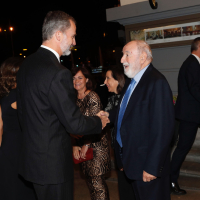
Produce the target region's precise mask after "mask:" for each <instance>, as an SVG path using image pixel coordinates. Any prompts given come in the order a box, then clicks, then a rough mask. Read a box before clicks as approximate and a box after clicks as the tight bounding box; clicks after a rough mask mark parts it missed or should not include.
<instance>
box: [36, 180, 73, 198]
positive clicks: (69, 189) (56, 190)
mask: <svg viewBox="0 0 200 200" xmlns="http://www.w3.org/2000/svg"><path fill="white" fill-rule="evenodd" d="M33 186H34V189H35V192H36V195H37V198H38V200H73V180H72V181H68V182H64V183H60V184H55V185H54V184H52V185H39V184H35V183H33Z"/></svg>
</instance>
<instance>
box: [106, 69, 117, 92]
mask: <svg viewBox="0 0 200 200" xmlns="http://www.w3.org/2000/svg"><path fill="white" fill-rule="evenodd" d="M104 83H105V84H106V86H107V87H108V91H109V92H114V93H115V94H117V86H118V84H119V82H118V81H117V80H115V79H114V78H113V76H112V71H110V70H109V71H107V72H106V79H105V81H104Z"/></svg>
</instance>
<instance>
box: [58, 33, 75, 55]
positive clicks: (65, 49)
mask: <svg viewBox="0 0 200 200" xmlns="http://www.w3.org/2000/svg"><path fill="white" fill-rule="evenodd" d="M66 40H67V36H66V35H65V34H64V39H63V42H62V43H61V44H60V48H61V51H62V56H68V55H70V53H71V48H72V47H73V45H70V46H69V45H67V44H66Z"/></svg>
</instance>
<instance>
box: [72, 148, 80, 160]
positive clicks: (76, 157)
mask: <svg viewBox="0 0 200 200" xmlns="http://www.w3.org/2000/svg"><path fill="white" fill-rule="evenodd" d="M80 150H81V147H79V146H73V156H74V158H75V159H76V160H79V159H80V153H79V151H80Z"/></svg>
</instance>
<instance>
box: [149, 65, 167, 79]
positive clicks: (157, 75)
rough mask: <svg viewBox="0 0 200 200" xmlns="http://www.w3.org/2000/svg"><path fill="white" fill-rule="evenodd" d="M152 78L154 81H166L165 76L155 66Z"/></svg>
mask: <svg viewBox="0 0 200 200" xmlns="http://www.w3.org/2000/svg"><path fill="white" fill-rule="evenodd" d="M150 77H151V78H152V79H154V80H166V78H165V76H164V75H163V74H162V73H161V72H159V71H158V70H157V69H156V68H155V67H153V66H152V71H151V76H150Z"/></svg>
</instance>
